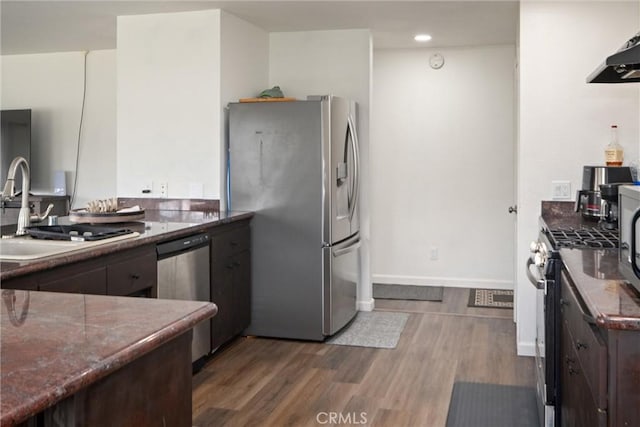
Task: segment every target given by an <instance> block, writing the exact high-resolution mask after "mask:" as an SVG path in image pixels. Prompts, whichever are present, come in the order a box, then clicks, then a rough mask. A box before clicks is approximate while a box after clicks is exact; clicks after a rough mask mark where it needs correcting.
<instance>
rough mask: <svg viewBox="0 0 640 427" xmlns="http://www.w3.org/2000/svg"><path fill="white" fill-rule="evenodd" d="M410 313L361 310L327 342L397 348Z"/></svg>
mask: <svg viewBox="0 0 640 427" xmlns="http://www.w3.org/2000/svg"><path fill="white" fill-rule="evenodd" d="M408 318H409V314H407V313H396V312H391V311H359V312H358V314H357V315H356V318H355V319H354V320H353V321H352V322H351V323H350V324H349V325H347V326H346V327H345V328H344V329H343V330H342V331H340V332H338V333H337V334H335V335H334V336H333V337H331V338H329V339H327V341H325V343H327V344H335V345H350V346H356V347H375V348H395V347H396V346H397V345H398V340H399V339H400V334H402V331H403V330H404V325H405V324H406V323H407V319H408Z"/></svg>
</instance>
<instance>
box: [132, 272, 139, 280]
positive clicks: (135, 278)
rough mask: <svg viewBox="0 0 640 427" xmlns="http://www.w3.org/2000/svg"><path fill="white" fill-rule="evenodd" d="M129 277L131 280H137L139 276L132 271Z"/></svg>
mask: <svg viewBox="0 0 640 427" xmlns="http://www.w3.org/2000/svg"><path fill="white" fill-rule="evenodd" d="M131 278H132V279H133V280H138V279H139V278H140V276H139V275H137V274H135V273H132V274H131Z"/></svg>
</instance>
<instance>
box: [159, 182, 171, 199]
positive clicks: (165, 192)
mask: <svg viewBox="0 0 640 427" xmlns="http://www.w3.org/2000/svg"><path fill="white" fill-rule="evenodd" d="M160 197H161V198H163V199H166V198H167V197H169V186H168V184H167V183H166V182H161V183H160Z"/></svg>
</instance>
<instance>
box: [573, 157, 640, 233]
mask: <svg viewBox="0 0 640 427" xmlns="http://www.w3.org/2000/svg"><path fill="white" fill-rule="evenodd" d="M631 183H633V176H632V175H631V168H629V167H628V166H584V167H583V169H582V189H581V190H578V194H577V196H576V212H580V213H581V214H582V217H583V218H584V219H587V220H591V221H602V225H603V226H604V227H605V228H616V227H617V224H618V186H619V185H620V184H631Z"/></svg>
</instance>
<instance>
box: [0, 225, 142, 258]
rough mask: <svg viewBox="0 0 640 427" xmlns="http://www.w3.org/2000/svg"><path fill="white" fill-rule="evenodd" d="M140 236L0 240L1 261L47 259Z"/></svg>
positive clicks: (28, 237)
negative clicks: (76, 239)
mask: <svg viewBox="0 0 640 427" xmlns="http://www.w3.org/2000/svg"><path fill="white" fill-rule="evenodd" d="M139 235H140V233H136V232H132V233H129V234H124V235H120V236H115V237H111V238H108V239H102V240H93V241H64V240H42V239H34V238H32V237H30V236H21V237H14V238H9V239H0V259H3V260H15V261H23V260H32V259H38V258H45V257H49V256H55V255H60V254H64V253H68V252H74V251H79V250H83V249H89V248H92V247H95V246H100V245H105V244H107V243H112V242H116V241H119V240H125V239H131V238H133V237H137V236H139Z"/></svg>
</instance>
